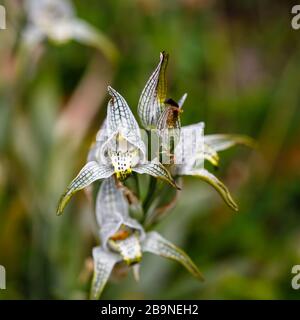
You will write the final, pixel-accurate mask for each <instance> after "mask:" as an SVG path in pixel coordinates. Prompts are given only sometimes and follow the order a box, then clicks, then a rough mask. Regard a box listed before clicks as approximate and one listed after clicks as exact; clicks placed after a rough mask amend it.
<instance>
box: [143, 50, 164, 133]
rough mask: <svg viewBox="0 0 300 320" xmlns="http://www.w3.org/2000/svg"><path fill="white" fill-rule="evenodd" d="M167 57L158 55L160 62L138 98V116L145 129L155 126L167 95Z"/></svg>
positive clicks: (162, 54)
mask: <svg viewBox="0 0 300 320" xmlns="http://www.w3.org/2000/svg"><path fill="white" fill-rule="evenodd" d="M168 58H169V55H168V54H166V53H165V52H162V53H161V54H160V61H159V64H158V66H157V67H156V69H155V70H154V72H153V73H152V75H151V76H150V78H149V80H148V82H147V83H146V86H145V87H144V89H143V91H142V94H141V96H140V100H139V104H138V114H139V116H140V119H141V121H142V124H143V126H144V127H145V128H146V129H151V128H153V127H155V126H156V123H157V120H158V118H159V116H160V114H161V112H162V110H163V107H164V101H165V99H166V95H167V81H166V68H167V64H168Z"/></svg>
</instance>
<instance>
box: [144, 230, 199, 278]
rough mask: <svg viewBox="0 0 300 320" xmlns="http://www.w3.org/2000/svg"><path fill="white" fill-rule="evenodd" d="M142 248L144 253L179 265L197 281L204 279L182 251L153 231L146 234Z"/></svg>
mask: <svg viewBox="0 0 300 320" xmlns="http://www.w3.org/2000/svg"><path fill="white" fill-rule="evenodd" d="M142 248H143V251H145V252H151V253H153V254H155V255H158V256H161V257H164V258H167V259H171V260H175V261H177V262H179V263H181V264H182V265H183V266H184V267H185V268H186V269H187V270H188V271H189V272H190V273H191V274H192V275H193V276H194V277H196V278H197V279H198V280H203V279H204V278H203V276H202V274H201V272H200V271H199V269H198V268H197V266H196V265H195V264H194V262H193V261H192V260H191V258H190V257H189V256H188V255H187V254H186V253H185V252H184V251H183V250H181V249H179V248H178V247H176V246H175V245H174V244H173V243H171V242H170V241H168V240H166V239H165V238H163V237H162V236H161V235H160V234H159V233H157V232H154V231H153V232H149V233H147V236H146V239H145V241H144V242H143V244H142Z"/></svg>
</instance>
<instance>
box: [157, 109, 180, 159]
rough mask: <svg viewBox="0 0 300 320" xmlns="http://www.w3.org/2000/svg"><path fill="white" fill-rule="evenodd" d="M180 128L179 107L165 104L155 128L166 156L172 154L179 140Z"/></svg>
mask: <svg viewBox="0 0 300 320" xmlns="http://www.w3.org/2000/svg"><path fill="white" fill-rule="evenodd" d="M180 128H181V124H180V109H179V108H178V107H176V106H170V105H166V107H165V109H164V110H163V111H162V113H161V115H160V117H159V119H158V121H157V129H158V134H159V136H160V138H161V145H162V147H163V151H164V152H167V153H168V154H167V156H170V155H171V154H174V150H175V146H176V145H177V144H178V142H179V140H180V131H181V130H180ZM162 162H163V161H162ZM163 163H165V164H166V162H163Z"/></svg>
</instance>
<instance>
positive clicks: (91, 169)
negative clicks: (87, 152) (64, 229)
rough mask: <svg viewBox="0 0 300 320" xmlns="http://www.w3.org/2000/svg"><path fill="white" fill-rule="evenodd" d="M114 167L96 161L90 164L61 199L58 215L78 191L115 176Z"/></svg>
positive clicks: (83, 169) (82, 170)
mask: <svg viewBox="0 0 300 320" xmlns="http://www.w3.org/2000/svg"><path fill="white" fill-rule="evenodd" d="M113 173H114V171H113V169H112V167H109V166H104V165H99V164H98V163H97V162H96V161H90V162H88V163H87V164H86V165H85V166H84V167H83V168H82V169H81V171H80V172H79V173H78V175H77V176H76V178H75V179H74V180H73V181H72V182H71V183H70V185H69V186H68V188H67V190H66V191H65V193H64V194H63V195H62V197H61V198H60V201H59V204H58V208H57V211H56V213H57V215H61V214H62V212H63V210H64V208H65V206H66V205H67V203H68V202H69V201H70V199H71V197H72V196H73V194H74V193H76V192H77V191H79V190H81V189H83V188H85V187H87V186H89V185H90V184H91V183H93V182H94V181H96V180H99V179H104V178H108V177H110V176H111V175H113Z"/></svg>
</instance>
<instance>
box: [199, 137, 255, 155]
mask: <svg viewBox="0 0 300 320" xmlns="http://www.w3.org/2000/svg"><path fill="white" fill-rule="evenodd" d="M204 141H205V143H206V144H207V145H209V146H210V147H211V148H212V149H214V150H215V151H222V150H226V149H228V148H231V147H233V146H235V145H237V144H243V145H245V146H248V147H255V141H254V140H253V139H252V138H250V137H248V136H245V135H238V134H211V135H206V136H204Z"/></svg>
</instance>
